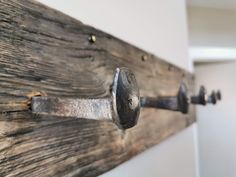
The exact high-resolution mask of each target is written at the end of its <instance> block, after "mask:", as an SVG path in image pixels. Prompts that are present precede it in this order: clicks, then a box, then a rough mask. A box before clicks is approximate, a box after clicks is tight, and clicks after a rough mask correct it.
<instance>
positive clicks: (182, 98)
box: [178, 83, 188, 114]
mask: <svg viewBox="0 0 236 177" xmlns="http://www.w3.org/2000/svg"><path fill="white" fill-rule="evenodd" d="M187 94H188V93H187V86H186V85H185V84H184V83H181V85H180V88H179V92H178V104H179V110H180V111H181V112H182V113H183V114H187V113H188V95H187Z"/></svg>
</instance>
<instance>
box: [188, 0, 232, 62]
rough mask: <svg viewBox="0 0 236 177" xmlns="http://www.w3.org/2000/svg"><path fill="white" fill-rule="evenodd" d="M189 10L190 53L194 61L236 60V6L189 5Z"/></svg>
mask: <svg viewBox="0 0 236 177" xmlns="http://www.w3.org/2000/svg"><path fill="white" fill-rule="evenodd" d="M194 1H196V2H197V0H194ZM200 2H202V1H200ZM208 2H209V1H208ZM217 2H218V1H217ZM227 2H228V1H227ZM235 2H236V1H235ZM220 3H223V1H219V4H220ZM207 4H209V3H207ZM226 4H227V3H226ZM232 7H234V6H232ZM187 12H188V24H189V37H190V38H189V39H190V40H189V41H190V46H191V48H190V55H191V58H193V60H194V61H220V60H224V61H225V60H236V40H235V39H236V23H235V19H236V8H235V9H220V7H218V8H209V7H195V6H194V7H188V10H187Z"/></svg>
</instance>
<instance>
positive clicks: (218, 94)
mask: <svg viewBox="0 0 236 177" xmlns="http://www.w3.org/2000/svg"><path fill="white" fill-rule="evenodd" d="M216 97H217V100H221V99H222V95H221V92H220V90H218V91H217V92H216Z"/></svg>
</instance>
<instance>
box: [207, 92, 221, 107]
mask: <svg viewBox="0 0 236 177" xmlns="http://www.w3.org/2000/svg"><path fill="white" fill-rule="evenodd" d="M218 96H219V95H217V93H216V92H215V91H214V90H213V91H212V92H211V94H210V95H209V96H208V101H207V102H208V103H211V104H214V105H215V104H216V103H217V100H218ZM220 97H221V95H220Z"/></svg>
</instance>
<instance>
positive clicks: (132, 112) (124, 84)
mask: <svg viewBox="0 0 236 177" xmlns="http://www.w3.org/2000/svg"><path fill="white" fill-rule="evenodd" d="M111 95H112V96H111V98H109V97H108V98H98V99H91V98H88V99H84V98H59V97H32V102H31V109H32V113H34V114H42V115H54V116H60V117H75V118H84V119H95V120H109V121H113V122H114V123H115V124H116V125H117V126H118V127H119V128H121V129H127V128H131V127H133V126H134V125H136V124H137V121H138V117H139V112H140V102H139V89H138V86H137V82H136V79H135V76H134V74H133V73H132V71H131V70H129V69H127V68H117V69H116V73H115V76H114V80H113V84H112V90H111Z"/></svg>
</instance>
